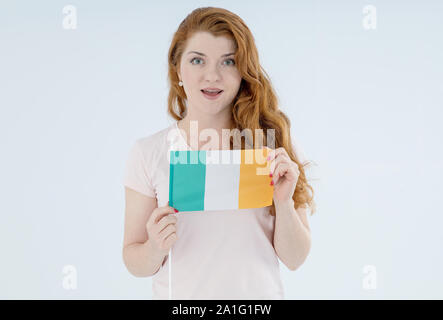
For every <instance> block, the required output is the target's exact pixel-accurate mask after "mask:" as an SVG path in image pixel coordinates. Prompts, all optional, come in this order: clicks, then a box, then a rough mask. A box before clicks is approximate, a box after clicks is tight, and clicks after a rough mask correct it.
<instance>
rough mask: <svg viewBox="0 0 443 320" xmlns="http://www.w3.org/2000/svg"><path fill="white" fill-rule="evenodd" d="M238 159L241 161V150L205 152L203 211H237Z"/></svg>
mask: <svg viewBox="0 0 443 320" xmlns="http://www.w3.org/2000/svg"><path fill="white" fill-rule="evenodd" d="M231 155H232V156H233V157H234V159H231ZM238 159H241V150H208V151H206V181H205V210H221V209H223V210H236V209H238V193H239V192H238V188H239V184H240V161H238ZM234 160H235V161H234Z"/></svg>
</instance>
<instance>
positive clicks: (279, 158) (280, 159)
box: [269, 155, 292, 183]
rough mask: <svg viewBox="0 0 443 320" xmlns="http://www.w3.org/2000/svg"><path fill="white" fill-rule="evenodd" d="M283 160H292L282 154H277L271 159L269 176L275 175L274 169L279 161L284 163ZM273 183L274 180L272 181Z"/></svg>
mask: <svg viewBox="0 0 443 320" xmlns="http://www.w3.org/2000/svg"><path fill="white" fill-rule="evenodd" d="M284 162H289V163H290V162H292V161H291V159H288V158H286V157H285V156H283V155H280V156H278V157H277V158H275V159H274V160H272V161H271V165H270V172H269V173H270V176H271V177H273V176H274V175H275V170H276V169H277V166H278V164H279V163H284ZM274 183H275V181H274Z"/></svg>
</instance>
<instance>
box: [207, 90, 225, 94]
mask: <svg viewBox="0 0 443 320" xmlns="http://www.w3.org/2000/svg"><path fill="white" fill-rule="evenodd" d="M203 91H205V92H210V93H216V92H220V91H221V90H203Z"/></svg>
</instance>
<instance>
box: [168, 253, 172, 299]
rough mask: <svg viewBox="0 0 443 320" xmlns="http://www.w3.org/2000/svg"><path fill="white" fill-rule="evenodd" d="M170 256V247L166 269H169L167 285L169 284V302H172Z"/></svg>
mask: <svg viewBox="0 0 443 320" xmlns="http://www.w3.org/2000/svg"><path fill="white" fill-rule="evenodd" d="M171 256H172V247H171V249H169V257H168V260H169V261H168V269H169V280H168V284H169V300H172V290H171V287H172V286H171V265H172V264H171Z"/></svg>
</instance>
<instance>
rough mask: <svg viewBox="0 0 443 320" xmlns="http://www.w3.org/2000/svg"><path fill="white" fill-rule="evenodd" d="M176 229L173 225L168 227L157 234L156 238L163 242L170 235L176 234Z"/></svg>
mask: <svg viewBox="0 0 443 320" xmlns="http://www.w3.org/2000/svg"><path fill="white" fill-rule="evenodd" d="M176 231H177V229H176V227H175V225H172V224H170V225H168V226H167V227H166V228H165V229H164V230H163V231H162V232H159V234H158V236H159V238H160V239H161V240H162V241H163V240H165V239H166V238H167V237H168V236H169V235H170V234H171V233H174V232H176Z"/></svg>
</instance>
